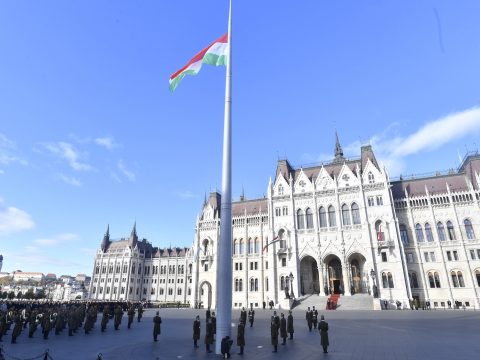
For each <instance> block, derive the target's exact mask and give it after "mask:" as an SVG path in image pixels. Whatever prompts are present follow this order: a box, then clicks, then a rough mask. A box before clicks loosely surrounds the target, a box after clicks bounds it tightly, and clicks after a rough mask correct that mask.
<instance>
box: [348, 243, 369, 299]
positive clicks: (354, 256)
mask: <svg viewBox="0 0 480 360" xmlns="http://www.w3.org/2000/svg"><path fill="white" fill-rule="evenodd" d="M366 262H367V259H366V258H365V256H363V255H362V254H360V253H358V252H353V253H351V254H350V255H349V256H348V270H349V275H350V276H349V278H350V292H351V294H352V295H354V294H359V293H367V292H369V282H368V281H369V280H368V276H369V274H368V271H367V269H366V268H365V263H366Z"/></svg>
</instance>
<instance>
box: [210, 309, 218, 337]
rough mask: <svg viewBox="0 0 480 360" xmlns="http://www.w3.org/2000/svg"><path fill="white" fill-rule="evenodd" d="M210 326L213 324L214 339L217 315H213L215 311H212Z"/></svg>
mask: <svg viewBox="0 0 480 360" xmlns="http://www.w3.org/2000/svg"><path fill="white" fill-rule="evenodd" d="M211 319H212V326H213V341H215V336H216V335H217V317H216V316H215V311H212V316H211Z"/></svg>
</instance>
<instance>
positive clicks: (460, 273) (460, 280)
mask: <svg viewBox="0 0 480 360" xmlns="http://www.w3.org/2000/svg"><path fill="white" fill-rule="evenodd" d="M457 277H458V285H459V286H460V287H462V288H463V287H465V281H464V280H463V274H462V272H461V271H458V272H457Z"/></svg>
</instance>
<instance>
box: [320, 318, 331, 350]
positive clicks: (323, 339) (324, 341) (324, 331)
mask: <svg viewBox="0 0 480 360" xmlns="http://www.w3.org/2000/svg"><path fill="white" fill-rule="evenodd" d="M318 331H319V332H320V345H322V347H323V352H324V353H325V354H327V353H328V351H327V348H328V345H329V343H328V323H327V322H326V321H325V319H324V317H323V315H322V317H321V320H320V322H319V323H318Z"/></svg>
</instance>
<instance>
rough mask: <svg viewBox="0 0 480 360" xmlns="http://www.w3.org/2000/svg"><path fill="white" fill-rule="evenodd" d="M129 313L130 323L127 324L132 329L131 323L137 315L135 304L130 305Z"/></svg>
mask: <svg viewBox="0 0 480 360" xmlns="http://www.w3.org/2000/svg"><path fill="white" fill-rule="evenodd" d="M139 314H140V312H139ZM127 315H128V325H127V328H129V329H130V325H132V322H133V318H134V317H135V309H134V308H133V306H130V307H129V308H128V312H127Z"/></svg>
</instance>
